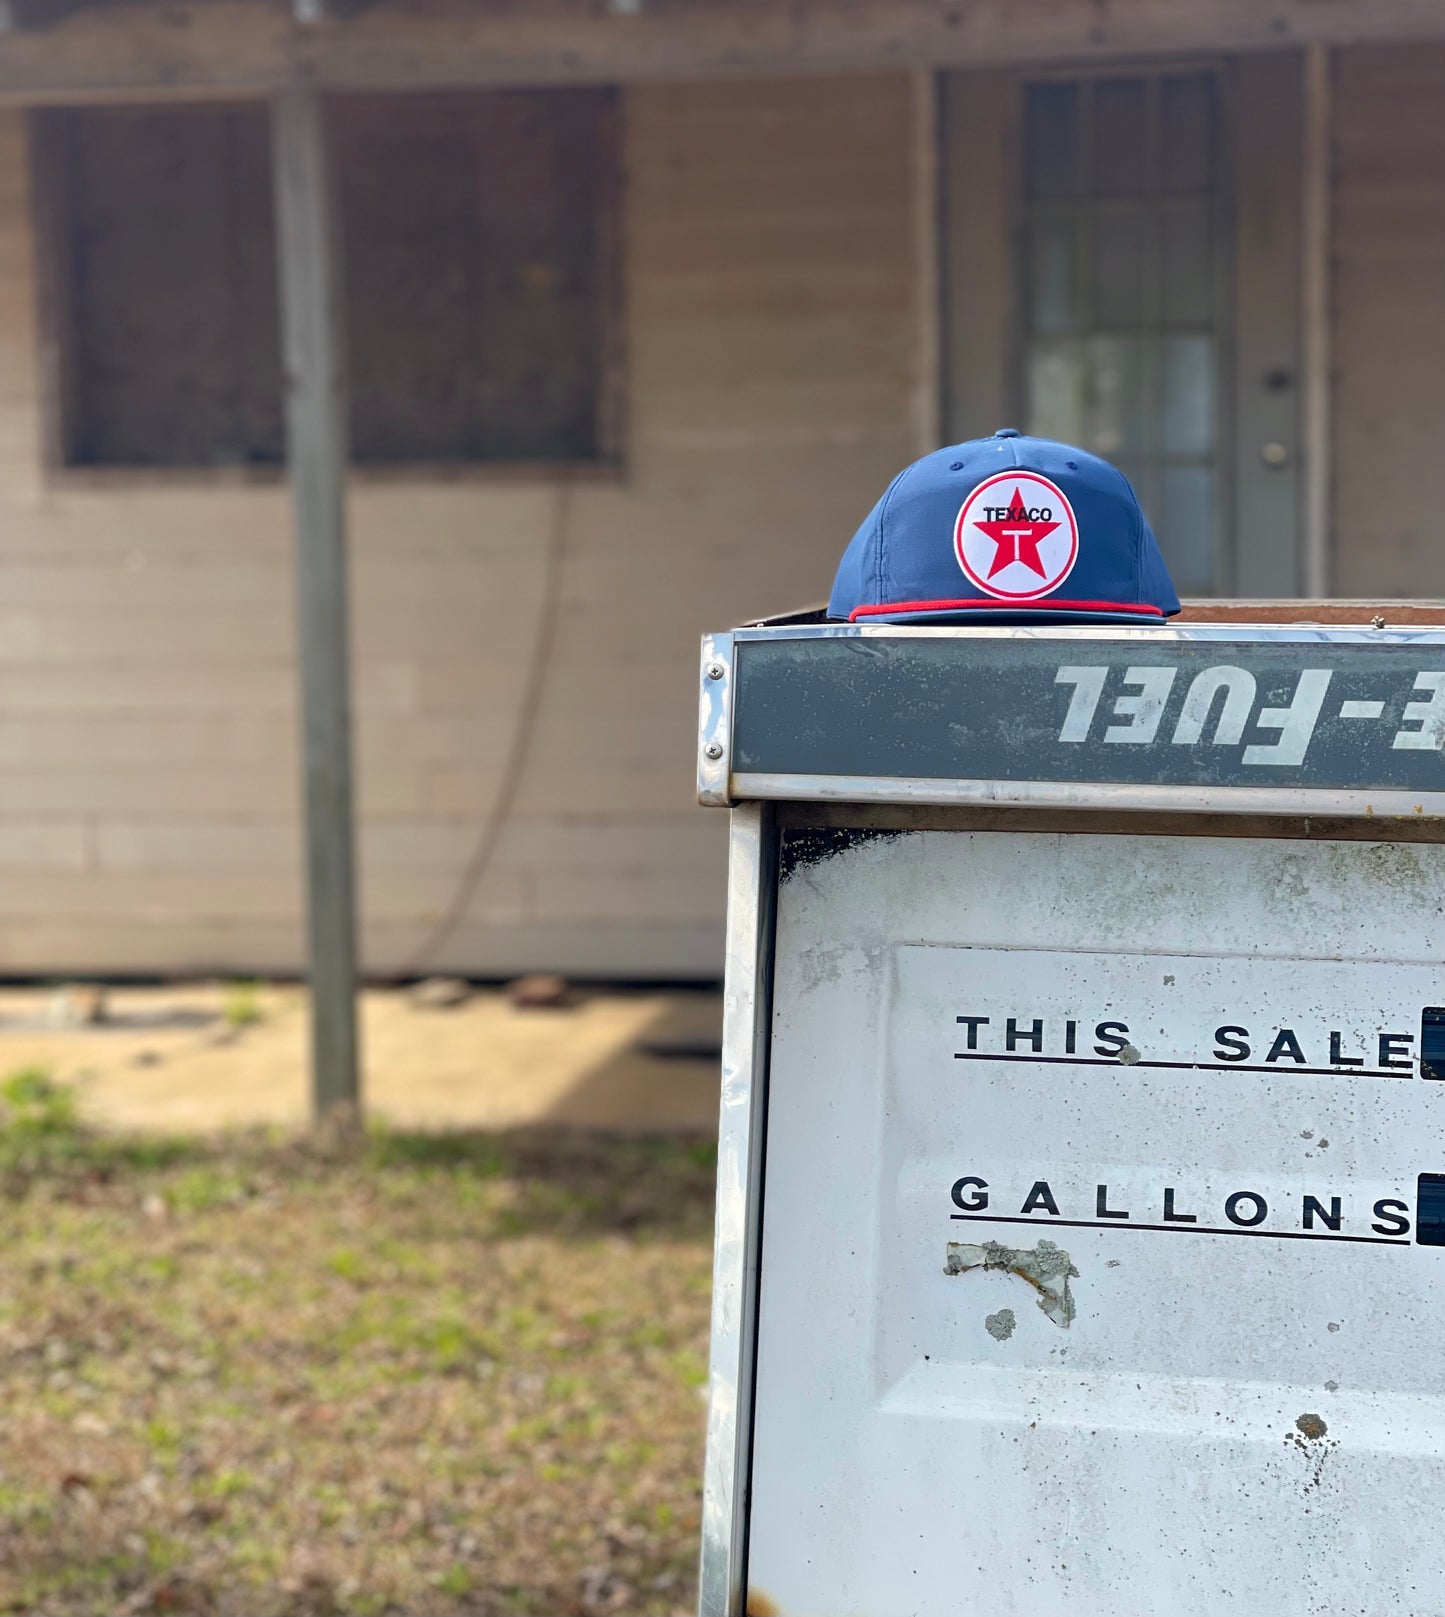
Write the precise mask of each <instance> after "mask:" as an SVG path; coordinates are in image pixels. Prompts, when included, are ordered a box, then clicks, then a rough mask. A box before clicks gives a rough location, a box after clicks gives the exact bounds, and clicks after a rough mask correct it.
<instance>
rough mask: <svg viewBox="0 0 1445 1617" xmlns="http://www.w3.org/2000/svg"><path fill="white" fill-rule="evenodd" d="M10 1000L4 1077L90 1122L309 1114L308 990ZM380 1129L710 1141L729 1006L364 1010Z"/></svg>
mask: <svg viewBox="0 0 1445 1617" xmlns="http://www.w3.org/2000/svg"><path fill="white" fill-rule="evenodd" d="M92 992H93V991H90V990H85V989H80V988H64V987H62V988H56V989H46V988H23V989H5V990H0V1075H3V1074H5V1073H8V1072H13V1071H15V1070H17V1069H19V1068H23V1067H31V1066H37V1067H43V1068H45V1069H46V1070H47V1071H48V1072H49V1073H50V1074H51V1075H52V1076H54V1077H55V1078H56V1079H58V1080H60V1081H62V1082H64V1083H67V1084H73V1085H75V1087H76V1091H77V1095H78V1099H79V1104H80V1113H81V1117H82V1118H83V1119H84V1120H86V1121H88V1122H92V1123H94V1124H96V1125H98V1126H101V1127H105V1128H114V1129H124V1130H138V1131H144V1132H147V1133H153V1134H165V1133H211V1132H214V1131H216V1130H219V1129H228V1128H235V1127H245V1126H251V1125H258V1124H269V1125H279V1126H282V1127H292V1126H296V1125H300V1124H302V1123H304V1121H305V1119H306V1116H307V1088H306V1085H307V1074H306V1053H307V1016H306V1002H305V994H304V990H303V989H301V988H298V987H295V986H290V985H278V986H271V985H250V984H223V983H211V984H196V985H190V984H178V985H166V986H161V987H154V988H151V987H147V988H113V989H110V990H107V991H106V993H105V995H104V1015H103V1019H102V1020H100V1021H98V1022H95V1023H89V1022H85V1021H82V1020H81V1018H82V1017H83V1016H84V1015H85V1014H86V1011H87V1008H88V1006H89V1002H90V995H91V993H92ZM361 1020H362V1046H363V1060H364V1067H365V1078H364V1084H365V1105H366V1111H367V1114H368V1116H370V1117H373V1118H376V1119H379V1120H381V1121H384V1122H385V1123H387V1124H390V1125H392V1126H395V1127H398V1128H422V1129H448V1128H467V1129H488V1130H492V1129H507V1128H516V1127H519V1126H530V1125H542V1126H548V1125H564V1126H571V1127H578V1128H589V1129H604V1130H618V1131H624V1132H629V1133H631V1132H647V1133H651V1132H682V1133H695V1132H698V1131H706V1130H709V1129H712V1128H713V1127H715V1125H716V1121H717V1085H718V1065H717V1055H716V1046H717V1041H718V1037H719V1031H720V1026H721V999H720V996H719V995H717V994H716V993H711V992H707V991H702V990H699V991H670V992H633V993H628V992H616V991H600V990H585V989H584V990H574V991H573V992H572V993H571V994H570V995H569V998H568V1000H567V1002H566V1003H564V1004H562V1005H560V1006H556V1007H552V1008H548V1009H532V1010H519V1009H515V1008H514V1007H513V1006H512V1005H511V1004H510V1003H509V1002H508V999H507V996H506V995H505V993H504V992H503V991H502V990H500V989H480V990H477V991H475V992H474V993H473V994H472V995H471V997H470V998H468V999H467V1000H466V1001H465V1002H464V1003H462V1004H460V1005H456V1006H452V1007H449V1008H445V1009H427V1008H422V1007H420V1006H419V1005H417V1004H416V1003H415V1001H414V999H413V997H412V996H411V995H409V994H408V993H407V992H406V991H405V990H400V989H371V990H368V991H367V992H366V993H365V994H364V996H363V1000H362V1018H361Z"/></svg>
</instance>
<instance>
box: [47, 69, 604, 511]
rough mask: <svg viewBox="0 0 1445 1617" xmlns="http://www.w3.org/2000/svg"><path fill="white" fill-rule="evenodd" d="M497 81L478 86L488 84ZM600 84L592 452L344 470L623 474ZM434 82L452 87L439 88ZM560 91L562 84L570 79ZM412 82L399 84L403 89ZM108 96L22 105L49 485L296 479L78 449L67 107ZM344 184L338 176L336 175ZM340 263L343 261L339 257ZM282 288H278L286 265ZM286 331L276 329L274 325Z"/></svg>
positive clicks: (502, 477)
mask: <svg viewBox="0 0 1445 1617" xmlns="http://www.w3.org/2000/svg"><path fill="white" fill-rule="evenodd" d="M491 88H493V87H492V86H478V87H476V90H475V92H474V93H476V94H482V95H484V94H486V93H487V92H488V90H490V89H491ZM597 88H601V89H602V90H603V91H604V92H605V93H604V95H603V100H602V112H601V114H600V117H601V120H602V140H603V142H604V143H605V146H606V148H607V151H608V154H609V157H608V160H605V161H604V162H602V163H601V164H600V165H599V170H600V183H599V188H598V193H597V199H596V212H597V216H596V241H597V249H596V250H597V266H596V269H597V313H598V332H599V340H598V345H597V357H596V369H595V377H594V387H595V407H596V412H597V415H596V419H597V447H596V453H595V454H593V455H591V456H588V457H587V458H585V459H577V460H516V459H507V460H500V459H499V460H427V459H406V460H396V461H385V462H366V463H363V462H357V461H355V460H352V461H350V462H349V464H348V466H347V477H348V479H349V480H351V481H353V482H355V483H357V484H358V485H361V486H366V485H370V484H380V485H383V486H386V485H398V484H407V483H416V482H424V483H427V484H437V483H443V484H445V483H456V484H481V485H488V484H495V485H499V486H503V487H506V486H517V485H525V486H537V485H539V484H540V485H544V486H550V485H557V484H563V483H567V484H599V485H603V486H612V485H617V484H620V483H623V482H625V480H626V477H627V474H628V460H627V447H628V446H627V435H626V398H627V393H626V381H627V377H626V362H627V341H626V336H627V333H626V322H625V316H626V295H625V282H624V253H623V245H624V235H625V210H626V187H625V176H626V169H627V165H626V121H625V114H626V105H627V103H626V95H625V91H624V88H623V87H622V86H620V85H608V86H602V87H593V89H594V93H595V90H596V89H597ZM437 93H439V94H441V93H446V92H445V91H441V90H439V91H438V92H437ZM558 93H562V94H565V93H566V87H565V86H564V87H560V88H559V91H558ZM414 94H415V92H413V91H407V92H398V99H407V98H410V97H411V96H413V95H414ZM109 104H110V103H106V102H97V101H81V102H68V103H55V104H49V105H45V106H35V107H28V108H26V109H25V124H24V127H25V143H26V149H27V164H26V168H27V176H28V179H29V185H30V198H29V201H30V210H29V211H30V229H31V239H32V247H33V261H34V265H35V277H34V278H35V296H34V313H35V343H36V350H37V358H38V370H39V401H38V402H39V415H40V429H41V431H40V462H41V464H40V472H41V477H42V482H43V484H44V485H45V486H47V487H54V488H57V489H61V490H63V489H72V488H73V489H78V490H85V489H97V490H105V489H122V490H123V489H146V488H168V487H177V488H195V487H201V488H210V487H223V488H251V487H255V488H275V487H279V486H282V485H284V484H286V483H287V482H288V480H289V475H290V474H289V468H288V466H287V465H286V463H285V460H284V458H283V460H282V461H281V462H280V463H279V464H236V465H215V466H204V465H160V464H157V465H123V464H119V463H87V462H79V461H76V460H75V459H74V458H73V456H74V447H75V431H76V420H77V410H76V390H77V386H78V383H77V367H78V365H79V360H80V354H79V342H78V334H77V332H76V331H75V329H74V327H75V322H74V296H73V284H72V281H71V274H70V271H71V265H72V255H71V251H70V249H69V246H68V243H67V236H68V233H69V232H70V230H71V229H72V221H73V199H72V196H71V189H70V186H69V184H68V178H67V176H68V166H67V161H66V152H65V131H66V129H67V127H68V125H67V123H66V120H65V117H64V115H65V114H67V113H73V112H84V111H88V110H91V109H100V108H103V107H105V106H107V105H109ZM126 104H127V105H131V104H134V105H136V106H146V107H150V106H154V107H157V108H162V107H165V108H170V107H175V108H178V109H179V108H183V107H188V106H191V107H207V106H215V105H218V104H219V105H225V106H235V107H259V108H260V109H261V111H262V114H263V116H265V115H266V114H267V113H268V111H269V102H268V100H267V99H266V98H265V97H258V96H254V95H251V96H247V95H233V96H224V97H214V96H207V97H198V96H186V95H174V96H147V97H146V98H145V99H144V100H143V101H136V102H134V103H129V102H128V103H126ZM338 192H339V186H338ZM342 273H343V274H344V273H345V266H344V264H343V266H342ZM277 280H278V294H279V274H278V276H277ZM278 341H279V333H278Z"/></svg>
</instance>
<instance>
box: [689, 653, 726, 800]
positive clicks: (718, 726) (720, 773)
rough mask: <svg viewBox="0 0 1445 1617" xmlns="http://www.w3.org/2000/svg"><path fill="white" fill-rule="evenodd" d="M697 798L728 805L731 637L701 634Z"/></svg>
mask: <svg viewBox="0 0 1445 1617" xmlns="http://www.w3.org/2000/svg"><path fill="white" fill-rule="evenodd" d="M698 687H699V688H698V714H697V800H698V802H699V803H701V804H702V805H703V807H704V808H726V807H727V806H728V802H729V798H728V772H729V770H730V768H731V760H732V750H733V734H732V726H733V695H732V692H733V637H732V636H731V635H730V634H705V635H704V636H703V637H702V668H701V669H700V671H699V673H698Z"/></svg>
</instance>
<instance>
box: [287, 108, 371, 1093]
mask: <svg viewBox="0 0 1445 1617" xmlns="http://www.w3.org/2000/svg"><path fill="white" fill-rule="evenodd" d="M271 166H272V174H273V176H274V184H275V194H276V219H277V242H278V253H279V282H280V291H281V318H282V329H283V359H284V371H285V378H286V447H287V457H288V463H289V467H290V476H291V489H292V497H293V500H294V503H295V511H296V600H297V615H298V633H299V642H300V658H301V715H302V723H301V740H302V763H303V773H304V777H305V797H306V884H307V918H308V929H309V930H308V943H309V951H310V958H309V977H310V982H311V1103H312V1115H313V1117H314V1118H315V1120H316V1121H318V1122H319V1121H320V1120H321V1119H322V1118H324V1117H325V1116H326V1115H327V1114H328V1113H329V1112H331V1111H332V1110H333V1109H334V1108H336V1107H338V1106H342V1107H355V1106H357V1104H358V1103H359V1100H360V1084H359V1080H358V1062H357V1036H356V902H355V894H354V864H355V861H354V856H353V852H352V840H353V839H352V792H351V699H350V655H349V650H348V639H349V637H348V633H347V615H348V602H347V585H346V464H347V441H346V440H347V402H346V378H345V362H344V342H343V336H342V327H341V309H340V297H339V275H338V264H337V249H336V230H335V213H336V210H335V206H334V197H333V193H332V187H331V170H330V163H329V160H328V154H327V148H326V125H325V120H324V116H323V107H322V104H321V96H320V93H319V92H318V91H317V90H316V88H315V87H314V86H313V85H309V84H298V85H293V86H288V87H287V88H286V89H283V90H281V91H279V92H278V93H277V95H276V97H275V99H274V101H273V102H272V116H271Z"/></svg>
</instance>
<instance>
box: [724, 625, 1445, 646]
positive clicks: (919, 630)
mask: <svg viewBox="0 0 1445 1617" xmlns="http://www.w3.org/2000/svg"><path fill="white" fill-rule="evenodd" d="M731 638H732V639H733V641H735V642H736V643H738V644H740V645H741V644H746V643H747V642H749V641H768V640H872V639H887V640H1044V641H1047V642H1048V643H1049V644H1050V645H1055V646H1067V645H1071V644H1078V643H1079V642H1081V641H1085V640H1116V641H1118V642H1120V643H1121V644H1123V645H1127V646H1140V645H1158V644H1159V643H1160V642H1161V641H1185V642H1189V641H1193V642H1205V643H1211V642H1212V643H1214V644H1219V643H1223V644H1225V645H1228V644H1231V643H1235V644H1255V643H1260V642H1263V643H1266V644H1268V643H1274V644H1279V643H1281V642H1289V643H1301V644H1319V643H1321V642H1325V643H1337V644H1343V645H1350V644H1353V645H1362V646H1378V645H1406V646H1408V645H1442V644H1445V629H1441V628H1409V627H1402V628H1396V629H1389V628H1384V629H1371V628H1366V627H1364V626H1362V627H1360V628H1358V629H1342V628H1338V627H1326V626H1324V625H1320V626H1318V627H1311V626H1310V625H1308V624H1290V625H1280V624H1272V623H1266V624H1261V623H1218V624H1216V623H1210V624H1200V625H1198V626H1195V627H1186V626H1183V625H1181V626H1180V627H1179V628H1177V629H1172V628H1164V627H1157V626H1156V627H1152V628H1142V627H1141V628H1137V629H1135V628H1130V627H1128V626H1119V625H1107V626H1106V625H1100V626H1099V627H1097V628H1088V627H1085V626H1083V625H1071V626H1069V627H1067V628H1063V627H1060V626H1057V625H1052V624H993V625H988V624H969V625H965V626H961V627H955V626H952V625H948V626H938V625H935V626H933V627H926V626H923V625H913V626H909V625H906V624H896V623H880V624H861V623H799V624H785V625H782V626H780V627H778V628H772V629H734V630H733V632H732V637H731Z"/></svg>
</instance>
